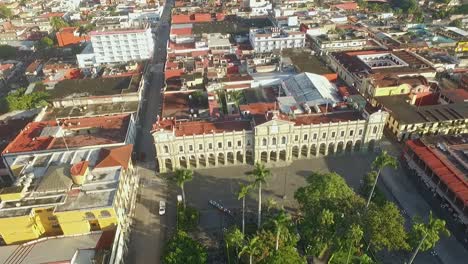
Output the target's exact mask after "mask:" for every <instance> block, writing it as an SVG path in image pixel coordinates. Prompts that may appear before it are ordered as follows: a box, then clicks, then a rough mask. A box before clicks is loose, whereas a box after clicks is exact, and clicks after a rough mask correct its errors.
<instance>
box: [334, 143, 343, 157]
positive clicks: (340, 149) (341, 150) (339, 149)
mask: <svg viewBox="0 0 468 264" xmlns="http://www.w3.org/2000/svg"><path fill="white" fill-rule="evenodd" d="M343 150H344V143H343V141H340V142H338V146H337V147H336V154H341V153H343Z"/></svg>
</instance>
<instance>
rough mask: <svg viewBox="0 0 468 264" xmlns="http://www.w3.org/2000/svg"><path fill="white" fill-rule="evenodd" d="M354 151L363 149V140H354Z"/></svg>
mask: <svg viewBox="0 0 468 264" xmlns="http://www.w3.org/2000/svg"><path fill="white" fill-rule="evenodd" d="M354 151H356V152H357V151H361V140H356V142H354Z"/></svg>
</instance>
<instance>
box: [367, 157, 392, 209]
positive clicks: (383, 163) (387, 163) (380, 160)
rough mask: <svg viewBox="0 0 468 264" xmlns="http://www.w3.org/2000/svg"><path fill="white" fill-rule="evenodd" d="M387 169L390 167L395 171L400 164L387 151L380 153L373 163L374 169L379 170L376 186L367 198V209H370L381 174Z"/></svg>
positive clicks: (373, 186)
mask: <svg viewBox="0 0 468 264" xmlns="http://www.w3.org/2000/svg"><path fill="white" fill-rule="evenodd" d="M385 167H390V168H393V169H396V168H397V167H398V162H397V160H396V159H395V157H393V156H391V155H389V154H388V153H387V151H383V152H382V153H380V155H379V156H377V158H375V160H374V162H373V163H372V169H374V170H375V169H377V177H375V181H374V184H373V185H372V189H371V192H370V194H369V198H367V204H366V208H368V207H369V204H370V201H371V199H372V195H374V189H375V186H376V185H377V180H378V179H379V176H380V172H381V171H382V170H383V169H384V168H385Z"/></svg>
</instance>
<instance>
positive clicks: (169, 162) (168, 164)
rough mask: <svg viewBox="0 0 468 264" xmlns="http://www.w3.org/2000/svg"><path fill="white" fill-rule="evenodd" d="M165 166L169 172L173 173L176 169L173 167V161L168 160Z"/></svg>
mask: <svg viewBox="0 0 468 264" xmlns="http://www.w3.org/2000/svg"><path fill="white" fill-rule="evenodd" d="M164 163H165V166H166V170H167V171H172V170H173V169H174V168H173V167H172V160H171V159H169V158H167V159H166V160H165V161H164Z"/></svg>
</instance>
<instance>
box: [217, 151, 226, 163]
mask: <svg viewBox="0 0 468 264" xmlns="http://www.w3.org/2000/svg"><path fill="white" fill-rule="evenodd" d="M218 164H220V165H226V164H225V163H224V153H222V152H220V153H218Z"/></svg>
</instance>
